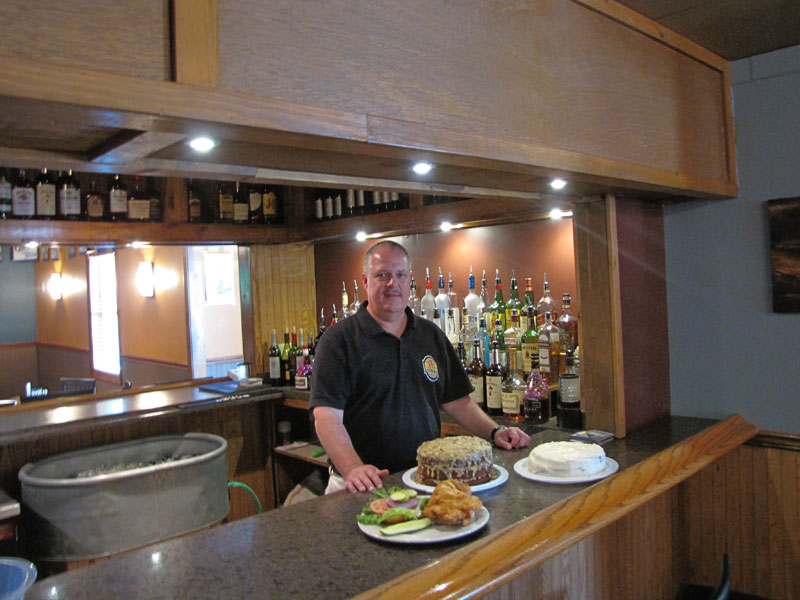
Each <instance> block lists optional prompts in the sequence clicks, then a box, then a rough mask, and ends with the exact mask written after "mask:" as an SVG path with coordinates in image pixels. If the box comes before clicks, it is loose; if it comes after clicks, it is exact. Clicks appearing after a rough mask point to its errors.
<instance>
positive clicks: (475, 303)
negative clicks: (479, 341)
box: [462, 265, 481, 328]
mask: <svg viewBox="0 0 800 600" xmlns="http://www.w3.org/2000/svg"><path fill="white" fill-rule="evenodd" d="M467 289H468V292H467V295H466V296H464V308H466V309H467V315H468V317H469V322H470V324H471V325H472V326H474V327H476V328H477V325H478V312H479V311H480V304H481V298H480V296H478V295H477V294H476V293H475V275H473V274H472V265H470V266H469V279H468V280H467ZM462 317H463V314H462ZM462 322H463V318H462Z"/></svg>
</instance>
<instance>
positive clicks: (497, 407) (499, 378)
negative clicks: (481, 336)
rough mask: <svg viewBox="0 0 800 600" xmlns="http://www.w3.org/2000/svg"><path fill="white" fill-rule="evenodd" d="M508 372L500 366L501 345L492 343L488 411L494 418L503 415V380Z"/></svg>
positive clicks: (488, 372)
mask: <svg viewBox="0 0 800 600" xmlns="http://www.w3.org/2000/svg"><path fill="white" fill-rule="evenodd" d="M505 376H506V370H505V367H503V365H502V364H500V345H499V344H498V343H497V341H494V342H492V362H491V363H490V365H489V368H488V369H487V370H486V409H487V412H488V413H489V414H490V415H492V416H500V415H502V414H503V379H505Z"/></svg>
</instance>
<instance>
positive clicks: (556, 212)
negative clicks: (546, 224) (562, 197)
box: [550, 208, 572, 219]
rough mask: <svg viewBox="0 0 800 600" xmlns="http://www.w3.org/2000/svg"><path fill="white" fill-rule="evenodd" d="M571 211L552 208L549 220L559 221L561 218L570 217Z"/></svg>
mask: <svg viewBox="0 0 800 600" xmlns="http://www.w3.org/2000/svg"><path fill="white" fill-rule="evenodd" d="M571 216H572V211H571V210H561V209H560V208H554V209H553V210H551V211H550V218H551V219H561V218H563V217H571Z"/></svg>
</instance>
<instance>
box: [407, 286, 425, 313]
mask: <svg viewBox="0 0 800 600" xmlns="http://www.w3.org/2000/svg"><path fill="white" fill-rule="evenodd" d="M408 307H409V308H410V309H411V312H413V313H414V314H415V315H417V316H419V315H420V310H421V308H422V307H421V305H420V300H419V296H417V281H416V279H414V277H411V293H410V294H409V295H408Z"/></svg>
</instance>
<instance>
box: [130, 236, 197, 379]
mask: <svg viewBox="0 0 800 600" xmlns="http://www.w3.org/2000/svg"><path fill="white" fill-rule="evenodd" d="M185 254H186V249H185V248H183V247H180V246H157V247H151V248H139V249H134V248H122V249H119V250H118V251H117V290H118V295H117V297H118V310H119V335H120V345H121V346H122V356H124V357H128V358H142V359H150V360H156V361H161V362H166V363H171V364H176V365H188V364H189V342H188V339H189V338H188V331H187V315H186V285H185V278H184V273H185V270H186V269H185ZM144 260H148V261H152V262H153V265H154V271H155V280H156V292H155V296H153V297H152V298H143V297H141V296H139V292H138V291H137V289H136V283H135V279H136V269H137V268H138V265H139V262H141V261H144Z"/></svg>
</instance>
